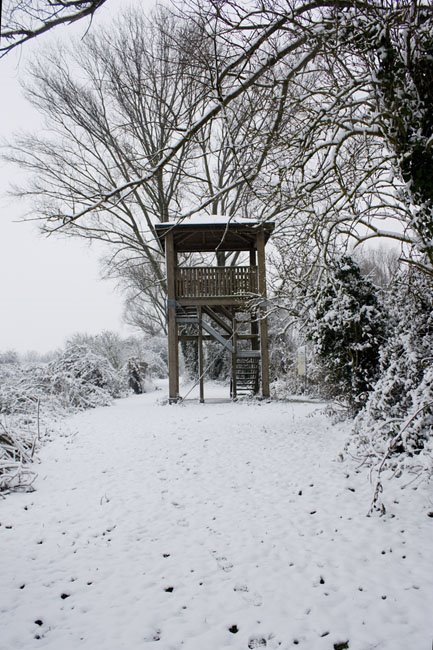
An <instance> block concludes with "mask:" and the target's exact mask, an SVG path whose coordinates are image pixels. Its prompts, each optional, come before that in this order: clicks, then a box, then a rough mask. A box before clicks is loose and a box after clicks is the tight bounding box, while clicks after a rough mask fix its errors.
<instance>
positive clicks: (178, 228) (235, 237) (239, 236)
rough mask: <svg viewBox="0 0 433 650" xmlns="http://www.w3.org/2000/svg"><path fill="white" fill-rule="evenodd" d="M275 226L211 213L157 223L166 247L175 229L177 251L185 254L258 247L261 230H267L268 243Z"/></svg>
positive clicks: (159, 237)
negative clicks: (169, 235)
mask: <svg viewBox="0 0 433 650" xmlns="http://www.w3.org/2000/svg"><path fill="white" fill-rule="evenodd" d="M274 228H275V223H272V222H268V221H265V222H263V221H257V220H255V219H246V218H243V217H232V216H225V215H217V216H216V215H208V214H195V215H193V216H192V217H188V218H185V219H182V220H180V219H179V220H177V221H168V222H166V223H159V224H157V225H156V226H155V230H156V234H157V236H158V239H159V241H160V243H161V246H162V247H163V248H164V244H165V237H166V235H167V233H169V232H172V233H173V238H174V246H175V248H176V250H177V251H179V252H184V253H193V252H199V251H203V252H211V251H243V250H250V249H251V248H255V246H256V236H257V233H258V231H260V230H263V231H264V235H265V242H266V241H267V240H268V239H269V237H270V236H271V234H272V232H273V230H274Z"/></svg>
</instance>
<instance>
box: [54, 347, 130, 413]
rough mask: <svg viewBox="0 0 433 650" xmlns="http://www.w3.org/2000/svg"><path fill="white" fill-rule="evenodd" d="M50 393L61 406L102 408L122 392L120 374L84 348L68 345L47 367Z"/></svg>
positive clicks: (87, 348) (108, 363)
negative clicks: (56, 397) (56, 398)
mask: <svg viewBox="0 0 433 650" xmlns="http://www.w3.org/2000/svg"><path fill="white" fill-rule="evenodd" d="M47 374H48V377H49V385H50V391H51V392H52V393H54V394H56V395H58V397H59V400H60V401H61V403H62V404H63V406H65V407H69V406H71V407H73V408H79V409H81V408H82V409H85V408H92V407H95V406H105V405H107V404H110V403H111V400H112V398H114V397H120V396H121V395H122V394H123V393H124V388H125V387H124V385H123V382H122V378H121V375H120V374H119V373H118V372H117V371H116V370H115V369H114V368H113V366H112V365H111V364H110V362H109V361H108V360H107V359H106V358H104V357H102V356H100V355H97V354H95V353H94V352H92V351H91V350H90V349H89V347H88V346H86V345H70V346H68V347H67V348H66V350H65V351H64V353H63V354H61V355H60V357H59V358H58V359H56V360H55V361H53V362H51V363H49V364H48V368H47Z"/></svg>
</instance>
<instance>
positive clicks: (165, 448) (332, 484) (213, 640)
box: [0, 385, 433, 650]
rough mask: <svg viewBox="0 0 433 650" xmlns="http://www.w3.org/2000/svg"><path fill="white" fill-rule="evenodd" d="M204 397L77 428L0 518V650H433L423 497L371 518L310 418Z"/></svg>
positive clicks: (302, 410)
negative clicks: (32, 485)
mask: <svg viewBox="0 0 433 650" xmlns="http://www.w3.org/2000/svg"><path fill="white" fill-rule="evenodd" d="M206 389H207V395H206V397H207V398H209V399H208V400H207V402H206V403H205V404H199V403H198V401H197V400H196V399H192V400H187V401H185V402H183V403H181V404H176V405H167V404H166V403H164V401H163V399H162V397H163V395H165V392H166V388H165V387H164V392H161V391H159V392H153V393H148V394H145V395H140V396H134V397H128V398H125V399H121V400H117V401H116V402H115V403H114V405H113V406H111V407H108V408H102V407H101V408H97V409H93V410H90V411H86V412H82V413H79V414H77V415H74V416H73V417H71V418H69V419H68V420H67V431H68V432H69V433H68V435H63V436H59V437H58V438H56V439H55V440H53V441H52V442H51V443H49V444H47V446H46V447H45V448H44V449H43V450H42V452H41V458H42V462H41V464H40V466H39V476H38V478H37V480H36V483H35V487H36V492H34V493H31V494H23V493H21V494H12V495H9V496H7V498H6V499H4V500H2V501H1V502H0V522H1V525H0V548H1V553H0V579H1V590H0V630H1V634H0V648H1V650H14V649H16V650H18V649H19V650H27V649H28V648H32V649H33V648H52V649H53V650H54V649H55V650H59V649H62V650H76V649H77V648H83V649H85V650H123V649H125V650H126V649H128V650H136V649H139V648H143V649H144V650H146V649H147V648H149V650H150V649H151V648H157V649H158V650H178V649H180V648H182V649H184V650H207V649H209V650H223V649H224V648H231V649H236V650H237V649H239V650H241V649H244V650H248V648H261V647H266V648H272V649H276V648H281V649H282V650H288V649H289V648H294V647H299V648H304V649H305V650H332V649H333V648H341V649H342V648H346V647H348V648H350V650H369V649H371V650H372V649H373V648H375V649H379V650H407V649H408V648H414V649H415V648H416V649H417V650H418V649H420V650H421V649H428V648H430V647H431V642H432V629H431V613H432V611H433V589H432V587H433V574H432V571H431V568H432V562H431V529H432V525H433V519H432V518H429V517H427V508H428V507H429V506H428V503H429V501H428V492H427V489H428V487H427V486H419V487H418V489H417V490H414V489H411V488H409V489H407V490H405V491H404V492H402V491H401V490H400V488H399V483H398V480H396V481H395V482H392V483H390V484H389V486H387V487H386V491H387V497H388V501H390V504H389V508H388V513H390V514H388V515H386V516H385V517H370V518H368V517H366V516H365V513H366V512H367V511H368V508H369V504H370V500H371V485H370V484H369V482H368V478H367V474H366V470H364V469H357V468H356V465H355V464H354V463H353V461H352V460H350V459H343V460H341V456H340V451H341V449H342V448H343V446H344V442H345V440H346V437H347V434H348V425H347V424H344V425H343V424H340V425H332V424H331V422H330V421H329V419H327V418H326V416H325V415H324V413H323V410H324V409H323V407H324V405H323V404H318V403H308V402H294V401H293V402H278V401H274V402H252V403H251V402H250V403H248V402H246V401H239V402H237V403H232V402H229V401H228V400H226V399H224V397H225V396H226V394H227V388H226V387H225V388H220V387H218V386H212V385H211V386H206ZM182 392H183V394H185V393H186V392H187V389H186V388H185V387H183V389H182ZM426 504H427V506H426ZM430 507H431V502H430Z"/></svg>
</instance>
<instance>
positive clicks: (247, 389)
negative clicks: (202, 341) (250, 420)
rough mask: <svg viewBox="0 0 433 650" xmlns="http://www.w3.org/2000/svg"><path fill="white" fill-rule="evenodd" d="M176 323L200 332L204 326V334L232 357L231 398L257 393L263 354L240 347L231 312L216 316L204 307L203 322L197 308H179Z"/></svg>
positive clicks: (181, 306) (215, 313) (208, 308)
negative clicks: (194, 328) (195, 328)
mask: <svg viewBox="0 0 433 650" xmlns="http://www.w3.org/2000/svg"><path fill="white" fill-rule="evenodd" d="M176 322H177V323H178V325H196V326H197V330H198V328H199V327H200V326H201V328H202V331H204V332H206V333H207V334H208V335H209V336H210V337H211V338H212V339H214V340H215V341H217V342H218V343H220V345H222V346H223V347H224V348H225V349H226V350H227V351H228V352H229V353H230V354H231V355H232V364H233V368H232V370H233V374H232V381H231V388H230V395H231V397H236V396H238V395H255V394H257V393H258V391H259V376H260V350H253V349H251V348H245V347H238V344H237V343H236V338H237V337H236V336H234V332H233V318H232V315H231V314H230V313H229V312H227V313H224V312H222V313H217V311H216V310H215V309H211V308H210V307H208V306H206V307H202V310H201V318H200V315H199V310H198V308H197V307H196V306H185V305H180V306H178V307H177V308H176ZM216 327H218V328H219V329H216ZM234 384H235V385H234Z"/></svg>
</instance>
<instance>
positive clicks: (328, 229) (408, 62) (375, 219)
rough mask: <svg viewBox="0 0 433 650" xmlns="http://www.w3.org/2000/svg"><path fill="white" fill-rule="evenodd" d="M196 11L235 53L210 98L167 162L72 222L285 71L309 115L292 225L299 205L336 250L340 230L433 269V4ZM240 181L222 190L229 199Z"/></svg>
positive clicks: (294, 171) (227, 55) (384, 1)
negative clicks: (396, 246)
mask: <svg viewBox="0 0 433 650" xmlns="http://www.w3.org/2000/svg"><path fill="white" fill-rule="evenodd" d="M189 7H190V11H191V17H192V18H193V19H194V18H195V17H196V16H202V17H203V16H204V17H206V19H207V20H209V19H211V20H210V22H212V21H214V23H215V24H216V27H212V36H213V37H214V39H216V43H217V45H218V47H216V48H215V49H216V52H218V51H220V50H222V49H224V60H223V61H222V63H221V65H216V66H215V75H214V77H213V78H212V79H211V86H210V91H209V94H208V98H209V100H211V101H209V102H208V104H206V105H204V104H203V105H202V110H201V111H199V112H196V115H195V117H194V120H193V122H192V123H191V124H190V126H189V128H187V130H186V131H185V132H183V133H182V134H181V135H180V136H179V137H174V138H173V139H172V141H171V144H170V146H169V148H168V149H167V150H166V152H165V154H164V155H163V156H162V157H161V159H160V160H159V161H158V162H157V163H156V164H149V165H148V166H147V167H146V168H145V169H143V173H142V174H141V175H140V176H137V177H136V178H134V179H131V180H130V181H128V182H125V183H123V184H120V185H117V187H112V189H110V190H108V191H105V192H101V193H100V194H99V197H97V198H96V199H95V201H94V202H93V203H92V205H89V206H88V207H86V208H84V209H83V210H76V211H73V212H71V214H70V218H71V219H72V220H77V221H78V220H80V219H81V218H82V217H84V216H85V214H86V213H87V212H88V211H89V210H98V209H99V208H100V207H101V206H102V205H105V204H106V203H107V202H109V201H111V200H112V199H113V197H118V196H119V195H120V196H122V195H123V194H124V193H127V192H130V191H131V190H132V189H134V188H136V187H138V186H142V185H146V184H147V183H149V182H150V181H151V180H152V179H153V178H154V176H155V175H156V174H158V173H160V171H161V169H164V168H165V167H166V166H167V165H168V164H170V162H171V161H172V160H173V159H175V157H176V156H177V155H178V153H179V151H181V150H182V148H183V147H184V145H185V143H187V142H189V141H190V140H191V139H192V138H194V137H196V136H197V135H198V134H201V133H203V130H204V129H205V128H206V127H207V125H208V124H209V123H210V122H211V121H212V120H214V119H215V118H216V117H217V116H221V115H224V113H226V112H227V110H228V108H229V107H230V106H234V104H235V102H237V101H238V100H240V99H242V98H244V97H246V96H247V93H248V92H249V90H250V89H251V88H259V87H260V86H261V85H262V84H263V83H264V82H265V83H267V76H268V75H269V73H270V72H274V73H275V74H274V79H275V82H274V83H275V87H276V88H277V87H278V86H281V84H282V82H285V83H290V84H291V85H292V84H295V85H296V86H297V87H298V89H299V91H300V92H297V93H296V103H294V102H290V101H289V102H286V105H285V107H284V111H285V112H286V114H289V113H292V114H293V115H297V116H298V117H297V123H298V127H299V128H298V130H297V133H296V138H294V139H293V140H291V141H290V142H289V143H287V145H288V146H287V147H286V150H287V151H288V152H289V153H288V161H289V164H291V163H292V162H293V163H294V164H293V167H292V168H291V169H290V173H287V169H288V165H287V160H286V161H285V162H284V165H283V166H281V168H280V170H281V172H282V176H283V179H282V180H283V181H285V183H284V182H281V183H278V184H277V185H276V187H277V186H278V187H279V188H280V191H281V193H282V194H283V195H285V196H286V197H287V198H288V205H287V208H288V209H286V208H285V217H284V218H285V220H286V223H290V226H291V225H292V223H293V222H292V216H293V215H294V213H295V211H296V213H295V216H296V218H297V220H298V221H299V220H301V221H302V219H303V223H304V224H305V226H306V228H307V229H308V230H309V232H310V233H312V234H314V235H315V237H316V239H317V242H318V244H319V246H320V248H321V249H323V248H324V249H325V250H326V248H327V247H328V246H329V245H332V243H333V242H334V241H335V240H336V239H337V238H338V237H340V240H342V239H343V238H344V237H346V238H356V239H357V240H358V241H360V242H362V241H365V240H366V239H368V238H369V237H391V238H394V239H395V240H397V241H400V242H401V243H402V245H403V246H404V256H405V257H406V259H407V260H408V261H410V262H412V263H414V264H416V265H418V266H419V267H420V268H423V269H424V270H425V271H427V272H431V271H432V267H433V248H432V244H431V241H432V225H431V224H432V210H433V207H432V206H433V190H432V185H431V182H429V179H431V171H432V166H433V162H432V154H431V138H432V136H433V121H432V118H431V115H432V114H433V111H432V103H433V98H432V94H431V84H430V83H429V79H430V77H431V72H432V65H433V64H432V59H431V49H432V37H431V34H432V33H433V24H432V22H433V14H432V12H431V5H430V2H428V1H427V0H421V2H418V1H417V2H415V0H405V1H403V2H400V1H399V2H397V1H396V0H366V1H364V0H363V1H362V2H361V1H359V2H358V1H353V0H351V1H350V2H349V1H348V0H347V1H345V0H341V1H340V2H338V3H335V2H334V1H331V0H329V2H328V1H325V2H324V1H323V0H321V1H320V2H319V1H318V0H313V1H311V2H308V1H306V0H299V1H297V2H293V3H287V2H285V1H284V2H283V1H282V0H277V1H276V2H255V1H254V0H253V1H252V2H251V3H237V2H230V3H220V2H210V3H209V2H199V1H197V2H196V1H195V0H191V2H190V3H189ZM303 89H304V91H305V92H302V90H303ZM232 185H233V184H232V183H229V184H228V185H227V186H226V188H219V189H218V195H221V193H222V192H223V191H224V189H229V188H230V189H232ZM292 206H293V209H292ZM274 213H275V210H274ZM390 220H391V223H393V224H394V225H391V227H389V226H388V224H389V222H390ZM298 232H299V229H298Z"/></svg>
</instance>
